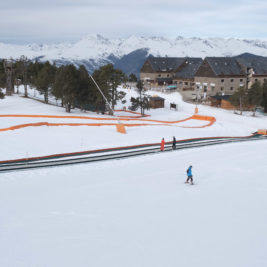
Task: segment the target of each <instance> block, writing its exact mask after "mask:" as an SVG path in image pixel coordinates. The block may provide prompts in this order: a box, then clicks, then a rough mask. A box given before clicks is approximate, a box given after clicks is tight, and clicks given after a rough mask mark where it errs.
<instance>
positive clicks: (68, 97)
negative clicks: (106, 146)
mask: <svg viewBox="0 0 267 267" xmlns="http://www.w3.org/2000/svg"><path fill="white" fill-rule="evenodd" d="M92 77H93V79H94V80H95V81H96V83H97V84H98V85H99V87H100V88H101V90H102V92H103V94H104V96H105V97H106V99H107V101H108V102H109V103H110V106H111V108H112V109H113V110H114V107H115V105H116V104H117V102H118V101H119V100H121V101H124V100H123V99H124V97H125V93H124V92H122V91H119V90H118V86H119V85H121V84H123V83H125V82H126V81H131V82H137V78H136V76H135V75H134V74H131V75H130V76H129V77H127V76H126V75H125V74H124V73H123V72H122V71H121V70H119V69H115V68H114V66H113V65H112V64H108V65H105V66H102V67H100V68H99V69H98V70H95V71H94V73H93V74H92ZM12 81H13V84H17V83H18V81H19V83H20V84H21V85H23V88H24V96H25V97H28V86H30V87H32V88H36V89H37V90H38V91H39V93H40V94H41V95H43V97H44V103H48V102H49V96H51V95H52V96H54V97H55V98H56V100H58V101H60V102H61V106H62V107H65V109H66V112H70V111H71V109H72V108H74V107H79V108H80V109H82V110H85V109H89V110H94V111H102V112H104V111H105V109H106V104H107V103H105V100H104V99H103V96H102V95H101V94H100V92H99V91H98V89H97V87H96V85H95V84H94V82H93V80H92V79H91V78H90V75H89V73H88V71H87V70H86V68H85V67H84V66H83V65H82V66H79V67H78V68H76V67H75V66H74V65H72V64H70V65H62V66H56V65H55V64H51V63H50V62H49V61H46V62H39V61H35V62H32V61H30V60H28V59H27V58H26V57H24V56H22V57H21V58H20V59H19V60H16V61H15V62H13V74H12ZM5 87H6V73H5V69H4V60H1V61H0V88H5ZM2 96H4V95H3V93H2ZM0 97H1V95H0ZM124 102H125V101H124Z"/></svg>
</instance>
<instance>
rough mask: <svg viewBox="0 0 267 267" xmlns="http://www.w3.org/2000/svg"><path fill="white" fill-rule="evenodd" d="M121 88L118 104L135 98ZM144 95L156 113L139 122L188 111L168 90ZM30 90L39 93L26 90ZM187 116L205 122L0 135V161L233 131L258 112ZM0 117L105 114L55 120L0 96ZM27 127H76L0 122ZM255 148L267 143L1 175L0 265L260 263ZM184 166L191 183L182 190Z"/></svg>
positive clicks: (263, 259) (265, 238)
mask: <svg viewBox="0 0 267 267" xmlns="http://www.w3.org/2000/svg"><path fill="white" fill-rule="evenodd" d="M20 90H21V88H20ZM124 91H125V92H127V103H126V104H125V105H126V106H127V107H128V105H129V99H130V97H131V96H134V95H136V92H135V91H133V90H125V89H124ZM149 94H151V95H154V94H157V95H159V96H162V97H164V98H165V104H166V108H164V109H158V110H149V111H147V114H149V115H151V116H150V117H148V119H156V120H165V121H170V120H173V121H177V120H181V119H184V118H187V117H190V116H191V115H192V114H193V112H194V108H195V105H192V104H189V103H185V102H183V101H182V99H181V96H180V95H179V94H178V93H174V94H163V93H156V92H149ZM30 95H31V96H34V95H35V97H36V98H40V97H41V96H39V95H38V94H37V93H36V92H34V91H33V90H30ZM50 102H51V103H55V101H54V100H53V99H52V98H51V99H50ZM170 103H176V104H178V111H173V110H169V104H170ZM122 107H123V104H121V103H119V104H118V106H117V108H118V109H121V108H122ZM199 110H200V114H202V115H208V116H214V117H215V118H216V122H215V124H213V125H212V126H210V127H206V128H193V129H191V128H181V127H180V126H179V124H175V125H172V126H166V125H165V126H162V125H157V126H155V125H151V126H141V127H127V134H120V133H118V132H117V131H116V128H115V126H101V127H89V126H82V127H69V126H60V127H47V126H42V127H28V128H23V129H19V130H14V131H6V132H0V135H1V138H0V144H1V152H0V159H1V160H6V159H14V158H19V157H25V156H26V157H31V156H37V155H47V154H53V153H63V152H75V151H80V150H89V149H94V148H105V147H114V146H124V145H133V144H144V143H152V142H153V143H155V142H160V140H161V138H162V137H165V139H166V141H171V140H172V137H173V136H176V139H177V140H179V139H185V138H192V137H204V136H239V135H242V136H243V135H249V134H251V133H252V132H255V131H256V130H257V129H259V128H266V125H267V123H266V122H267V117H266V116H263V115H260V114H258V113H257V116H256V117H252V116H251V114H250V113H246V114H245V115H244V116H239V115H236V114H233V111H226V110H221V109H217V108H212V107H208V106H204V105H201V106H199ZM7 114H36V115H72V116H80V115H83V116H90V117H95V118H98V119H99V118H104V117H105V118H106V117H109V116H107V115H99V114H96V113H93V112H80V111H79V110H73V111H72V113H71V114H66V113H65V111H64V109H63V108H61V107H59V106H54V105H45V104H43V103H41V102H40V101H36V100H33V99H26V98H23V97H21V96H17V95H14V96H12V97H6V98H5V99H4V100H1V105H0V115H7ZM119 114H120V113H119ZM114 119H115V120H116V118H114ZM146 119H147V118H146ZM38 121H49V122H62V121H64V122H65V121H68V122H80V121H81V120H80V119H75V118H74V119H46V118H40V120H39V119H36V118H35V119H33V118H13V117H11V118H8V119H7V118H1V117H0V128H5V127H9V126H12V125H17V124H23V123H31V122H38ZM190 123H191V124H190ZM186 124H190V125H191V126H192V124H193V125H196V122H192V121H191V122H190V121H187V122H186ZM183 126H184V125H183ZM187 126H188V125H187ZM266 151H267V140H260V141H253V142H247V143H246V142H244V143H235V144H225V145H216V146H212V147H202V148H197V149H188V150H179V151H172V152H161V153H158V154H154V155H147V156H139V157H135V158H129V159H123V160H111V161H106V162H98V163H88V164H80V165H74V166H66V167H54V168H45V169H36V170H27V171H18V172H10V173H1V174H0V214H1V220H0V236H1V238H0V266H7V267H8V266H10V267H48V266H49V267H59V266H64V267H73V266H75V267H84V266H94V267H106V266H109V267H125V266H127V267H136V266H138V267H139V266H153V267H162V266H167V267H177V266H183V267H195V266H198V267H214V266H216V267H225V266H227V267H251V266H257V267H266V266H267V254H266V243H267V231H266V225H267V213H266V210H267V168H266ZM189 165H193V177H194V181H195V185H193V186H191V185H188V184H184V181H185V179H186V169H187V167H188V166H189Z"/></svg>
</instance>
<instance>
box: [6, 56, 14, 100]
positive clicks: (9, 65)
mask: <svg viewBox="0 0 267 267" xmlns="http://www.w3.org/2000/svg"><path fill="white" fill-rule="evenodd" d="M13 65H14V64H13V61H12V60H8V59H5V60H4V68H5V73H6V95H7V96H11V95H12V94H13V93H14V83H13Z"/></svg>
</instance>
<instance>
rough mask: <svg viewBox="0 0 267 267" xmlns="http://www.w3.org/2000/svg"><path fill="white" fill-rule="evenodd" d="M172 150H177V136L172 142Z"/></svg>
mask: <svg viewBox="0 0 267 267" xmlns="http://www.w3.org/2000/svg"><path fill="white" fill-rule="evenodd" d="M172 149H176V138H175V136H174V137H173V140H172Z"/></svg>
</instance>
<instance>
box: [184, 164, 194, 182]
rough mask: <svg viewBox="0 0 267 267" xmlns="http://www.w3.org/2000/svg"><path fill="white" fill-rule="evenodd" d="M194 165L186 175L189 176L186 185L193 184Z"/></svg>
mask: <svg viewBox="0 0 267 267" xmlns="http://www.w3.org/2000/svg"><path fill="white" fill-rule="evenodd" d="M192 167H193V166H192V165H190V166H189V167H188V169H187V171H186V174H187V179H186V182H185V183H189V181H190V183H191V184H193V174H192Z"/></svg>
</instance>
